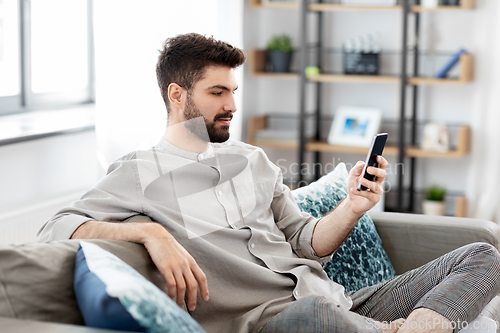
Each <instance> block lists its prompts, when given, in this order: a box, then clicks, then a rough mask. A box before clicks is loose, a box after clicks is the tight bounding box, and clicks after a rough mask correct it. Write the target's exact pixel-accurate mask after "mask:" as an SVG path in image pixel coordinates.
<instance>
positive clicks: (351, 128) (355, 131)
mask: <svg viewBox="0 0 500 333" xmlns="http://www.w3.org/2000/svg"><path fill="white" fill-rule="evenodd" d="M381 120H382V110H380V109H376V108H366V107H354V106H342V107H339V108H338V109H337V111H336V112H335V116H334V118H333V121H332V125H331V127H330V132H329V133H328V139H327V141H328V143H329V144H331V145H339V146H354V147H367V148H368V147H370V144H371V142H372V139H373V136H374V135H375V134H377V133H378V131H379V129H380V122H381Z"/></svg>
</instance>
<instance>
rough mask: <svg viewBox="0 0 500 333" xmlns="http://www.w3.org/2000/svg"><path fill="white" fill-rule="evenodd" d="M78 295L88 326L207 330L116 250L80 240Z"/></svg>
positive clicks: (155, 332) (165, 332)
mask: <svg viewBox="0 0 500 333" xmlns="http://www.w3.org/2000/svg"><path fill="white" fill-rule="evenodd" d="M73 283H74V289H75V295H76V299H77V302H78V306H79V307H80V311H81V313H82V316H83V319H84V321H85V324H86V325H87V326H91V327H97V328H106V329H115V330H121V331H135V332H151V333H160V332H162V333H169V332H170V333H174V332H175V333H204V332H205V331H204V330H203V328H201V326H200V325H199V324H198V323H197V322H196V321H195V320H194V319H193V318H192V317H191V316H190V315H189V314H188V313H187V312H185V311H184V310H182V309H181V308H180V307H179V306H178V305H177V304H176V303H175V302H174V301H173V300H171V299H170V298H169V297H168V296H167V295H166V294H165V293H164V292H163V291H161V290H160V289H158V288H157V287H156V286H155V285H154V284H152V283H151V282H149V281H148V280H146V278H144V277H143V276H142V275H141V274H139V273H138V272H137V271H136V270H134V269H133V268H132V267H130V266H129V265H127V264H126V263H125V262H123V261H122V260H121V259H119V258H118V257H116V256H115V255H114V254H111V253H109V252H108V251H106V250H103V249H102V248H100V247H99V246H97V245H95V244H92V243H88V242H80V247H79V249H78V252H77V255H76V264H75V277H74V282H73Z"/></svg>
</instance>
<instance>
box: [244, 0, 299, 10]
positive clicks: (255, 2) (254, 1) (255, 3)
mask: <svg viewBox="0 0 500 333" xmlns="http://www.w3.org/2000/svg"><path fill="white" fill-rule="evenodd" d="M250 8H254V9H263V8H266V9H286V10H298V9H300V3H279V2H277V3H262V2H261V1H260V0H250Z"/></svg>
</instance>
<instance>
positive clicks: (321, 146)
mask: <svg viewBox="0 0 500 333" xmlns="http://www.w3.org/2000/svg"><path fill="white" fill-rule="evenodd" d="M266 127H267V117H266V116H257V117H253V118H251V119H250V120H249V127H248V140H247V141H248V143H249V144H251V145H254V146H259V147H267V148H279V149H297V148H298V143H297V142H289V141H277V140H276V141H275V140H257V139H255V133H256V132H257V131H258V130H261V129H265V128H266ZM469 142H470V127H469V126H460V127H459V128H458V135H457V147H456V148H455V149H453V150H450V151H447V152H438V151H429V150H423V149H420V148H418V147H407V148H406V150H405V155H406V156H408V157H418V158H447V159H449V158H462V157H464V156H466V155H467V154H468V153H469V149H470V145H469ZM305 148H306V150H307V151H315V152H335V153H352V154H366V153H367V152H368V148H367V147H353V146H338V145H331V144H329V143H327V142H324V141H312V140H309V141H308V142H306V147H305ZM398 154H399V148H398V147H396V146H387V147H385V149H384V156H397V155H398Z"/></svg>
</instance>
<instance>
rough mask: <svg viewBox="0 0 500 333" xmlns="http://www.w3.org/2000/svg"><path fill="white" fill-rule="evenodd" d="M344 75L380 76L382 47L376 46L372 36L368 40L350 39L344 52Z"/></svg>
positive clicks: (368, 36) (360, 38) (362, 38)
mask: <svg viewBox="0 0 500 333" xmlns="http://www.w3.org/2000/svg"><path fill="white" fill-rule="evenodd" d="M342 56H343V66H344V74H346V75H379V67H380V66H379V63H380V62H379V56H380V47H379V46H378V45H376V44H375V42H374V40H373V37H372V35H371V34H368V35H367V37H366V38H364V37H359V38H357V39H356V40H353V39H350V40H348V41H346V42H345V43H344V47H343V50H342Z"/></svg>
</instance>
